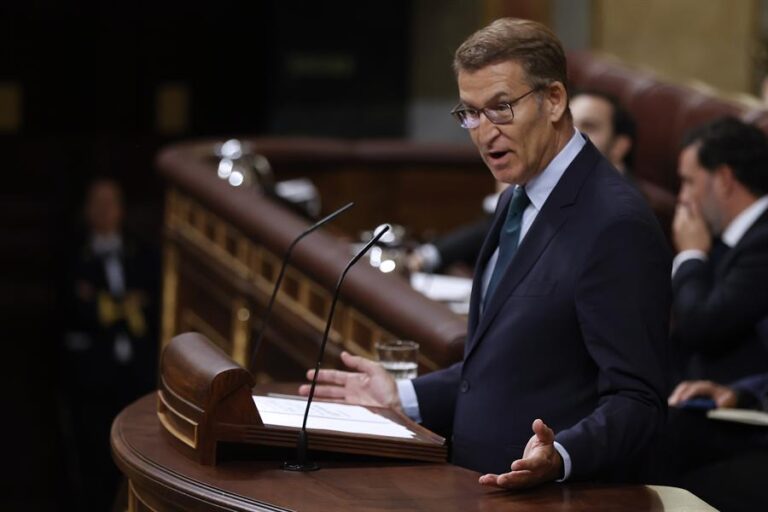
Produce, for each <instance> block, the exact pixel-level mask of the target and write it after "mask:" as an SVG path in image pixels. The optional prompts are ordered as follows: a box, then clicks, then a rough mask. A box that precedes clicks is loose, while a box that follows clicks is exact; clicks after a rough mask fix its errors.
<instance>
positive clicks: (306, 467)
mask: <svg viewBox="0 0 768 512" xmlns="http://www.w3.org/2000/svg"><path fill="white" fill-rule="evenodd" d="M387 231H389V226H384V227H383V228H382V229H381V230H380V231H379V232H378V233H374V235H373V237H372V238H371V240H370V242H368V243H367V244H365V247H363V248H362V249H361V250H360V251H359V252H358V253H357V254H355V257H354V258H352V259H351V260H349V263H347V266H346V267H345V268H344V271H343V272H342V273H341V275H340V276H339V280H338V281H337V282H336V290H335V291H334V293H333V301H332V302H331V311H330V312H329V313H328V321H327V322H326V323H325V332H324V333H323V341H322V343H320V352H319V353H318V354H317V362H316V363H315V374H314V375H313V376H312V386H311V387H310V388H309V396H308V397H307V407H306V408H305V409H304V422H303V423H302V424H301V430H300V431H299V438H298V440H297V441H296V460H295V461H286V462H284V463H283V469H287V470H289V471H314V470H316V469H320V466H318V465H317V463H315V462H313V461H309V460H307V418H308V417H309V407H310V406H311V405H312V399H313V398H314V396H315V386H317V374H318V373H320V365H321V364H322V362H323V355H325V345H326V343H327V342H328V333H329V332H330V330H331V322H333V312H334V311H335V310H336V302H337V301H338V300H339V291H340V290H341V284H342V283H343V282H344V277H346V275H347V272H348V271H349V269H350V268H352V265H354V264H355V263H357V261H358V260H359V259H360V258H362V257H363V255H365V253H366V252H368V249H370V248H371V246H372V245H373V244H375V243H376V242H378V241H379V239H380V238H381V237H382V236H383V235H384V233H386V232H387Z"/></svg>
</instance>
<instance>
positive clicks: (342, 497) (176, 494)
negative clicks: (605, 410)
mask: <svg viewBox="0 0 768 512" xmlns="http://www.w3.org/2000/svg"><path fill="white" fill-rule="evenodd" d="M155 407H156V398H155V394H154V393H153V394H151V395H147V396H145V397H144V398H142V399H140V400H138V401H137V402H135V403H133V404H132V405H130V406H128V407H127V408H126V409H124V410H123V411H122V412H121V413H120V415H118V417H117V418H116V419H115V422H114V424H113V426H112V438H111V442H112V452H113V456H114V458H115V461H116V462H117V464H118V466H119V467H120V469H121V470H122V471H123V473H124V474H125V475H126V476H127V477H128V478H129V482H130V487H129V491H130V492H129V495H130V496H129V506H130V510H132V511H143V510H154V511H158V512H160V511H166V510H180V509H181V510H194V511H209V510H215V511H219V510H228V511H232V510H236V511H284V510H297V511H298V510H313V511H339V510H376V511H384V510H386V511H390V512H392V511H405V510H409V511H411V510H426V511H441V512H444V511H462V512H464V511H486V510H487V511H491V510H492V511H512V510H514V511H516V512H526V511H533V510H535V511H537V512H547V511H555V510H556V511H558V512H567V511H576V510H592V511H601V510H605V511H608V510H610V511H611V512H620V511H630V510H631V511H677V510H679V511H682V510H685V511H689V512H690V511H709V510H714V509H712V508H711V507H709V506H707V505H706V504H705V503H704V502H703V501H701V500H699V499H698V498H696V497H695V496H694V495H692V494H690V493H688V492H687V491H684V490H682V489H675V488H670V487H649V486H599V485H594V484H551V485H547V486H543V487H540V488H537V489H534V490H530V491H525V492H509V491H501V490H494V489H489V488H485V487H482V486H480V485H479V484H478V483H477V478H478V474H477V473H475V472H472V471H469V470H466V469H463V468H459V467H457V466H452V465H449V464H422V463H412V464H411V463H402V462H381V461H379V460H377V461H375V462H360V461H358V462H352V461H347V462H339V461H336V462H333V461H328V462H324V463H323V464H322V466H323V467H322V469H321V470H319V471H315V472H311V473H292V472H287V471H283V470H281V469H279V464H280V463H279V461H275V460H258V459H256V460H254V458H249V460H225V461H224V462H221V463H220V464H219V465H217V466H201V465H199V464H197V463H195V462H192V461H190V460H189V459H187V458H185V457H184V456H183V455H181V454H180V453H178V452H177V451H176V450H175V449H174V448H173V447H172V446H171V445H169V444H168V443H167V442H166V440H165V439H164V438H163V437H162V436H161V435H160V426H159V423H158V420H157V416H156V414H155Z"/></svg>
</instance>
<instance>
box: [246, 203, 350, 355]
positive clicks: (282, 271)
mask: <svg viewBox="0 0 768 512" xmlns="http://www.w3.org/2000/svg"><path fill="white" fill-rule="evenodd" d="M354 205H355V203H354V202H351V203H347V204H345V205H344V206H342V207H341V208H339V209H338V210H336V211H335V212H333V213H331V214H330V215H327V216H326V217H324V218H322V219H320V220H319V221H317V222H315V223H314V224H313V225H311V226H310V227H308V228H307V229H305V230H304V232H302V233H301V234H300V235H299V236H297V237H296V238H294V239H293V242H291V245H289V246H288V249H287V250H286V251H285V255H284V256H283V264H282V266H281V267H280V274H278V276H277V281H275V287H274V289H273V290H272V296H271V297H270V298H269V304H267V309H266V310H264V316H263V318H262V319H261V328H260V330H259V334H258V336H257V337H256V341H255V342H254V343H253V348H251V364H250V366H249V367H248V368H249V369H250V368H255V365H256V354H257V353H258V351H259V347H260V346H261V341H262V339H263V338H264V332H265V331H266V330H267V323H268V322H269V317H270V316H271V315H272V306H274V304H275V298H276V297H277V292H278V290H280V284H281V283H282V282H283V276H284V275H285V267H286V266H288V261H290V259H291V253H292V252H293V248H294V247H295V246H296V244H297V243H299V240H301V239H302V238H304V237H305V236H307V235H309V234H310V233H312V232H313V231H315V230H316V229H317V228H319V227H320V226H322V225H324V224H327V223H328V222H331V221H332V220H333V219H335V218H336V217H338V216H339V215H341V214H342V213H344V212H345V211H347V210H349V209H350V208H352V207H353V206H354Z"/></svg>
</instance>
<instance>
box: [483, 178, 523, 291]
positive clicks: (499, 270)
mask: <svg viewBox="0 0 768 512" xmlns="http://www.w3.org/2000/svg"><path fill="white" fill-rule="evenodd" d="M529 204H531V200H530V199H528V195H527V194H526V193H525V189H524V188H523V187H516V188H515V191H514V192H513V193H512V199H511V200H510V201H509V208H508V209H507V219H506V220H505V221H504V225H503V226H502V227H501V232H500V233H499V257H498V259H497V260H496V266H495V267H494V268H493V274H491V280H490V281H489V282H488V289H487V290H486V292H485V301H484V302H485V304H487V303H488V300H489V299H490V297H491V295H492V294H493V292H494V291H495V290H496V286H497V285H498V284H499V281H501V278H502V277H503V276H504V272H505V271H506V270H507V267H508V266H509V262H510V261H512V258H514V257H515V253H516V252H517V246H518V244H519V243H520V228H521V227H522V225H523V212H524V211H525V209H526V208H527V207H528V205H529Z"/></svg>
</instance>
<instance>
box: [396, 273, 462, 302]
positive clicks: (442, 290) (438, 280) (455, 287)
mask: <svg viewBox="0 0 768 512" xmlns="http://www.w3.org/2000/svg"><path fill="white" fill-rule="evenodd" d="M411 287H412V288H413V289H414V290H416V291H418V292H420V293H423V294H424V295H426V296H427V297H429V298H430V299H432V300H438V301H442V302H469V296H470V294H471V293H472V280H471V279H469V278H466V277H454V276H446V275H442V274H425V273H423V272H414V273H413V274H411Z"/></svg>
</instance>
